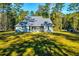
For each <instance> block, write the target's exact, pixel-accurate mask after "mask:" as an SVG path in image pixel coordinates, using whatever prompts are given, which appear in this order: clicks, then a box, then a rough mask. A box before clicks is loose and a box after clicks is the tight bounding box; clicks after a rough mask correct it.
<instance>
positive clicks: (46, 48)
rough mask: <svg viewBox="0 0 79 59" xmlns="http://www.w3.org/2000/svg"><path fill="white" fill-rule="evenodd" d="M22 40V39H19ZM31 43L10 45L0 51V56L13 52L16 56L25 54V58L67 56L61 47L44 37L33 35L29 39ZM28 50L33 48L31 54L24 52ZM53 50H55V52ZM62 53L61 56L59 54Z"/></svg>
mask: <svg viewBox="0 0 79 59" xmlns="http://www.w3.org/2000/svg"><path fill="white" fill-rule="evenodd" d="M21 39H22V38H21ZM31 40H33V41H25V42H23V43H18V44H12V45H10V46H9V47H8V48H4V49H0V51H1V52H0V55H1V56H10V55H11V53H12V52H13V51H16V53H17V54H18V56H22V55H23V54H24V53H25V52H26V56H28V55H29V56H30V55H33V56H36V55H38V56H68V55H69V54H67V53H66V52H64V51H63V50H62V46H61V45H59V44H57V43H56V42H55V41H52V40H50V39H48V38H47V37H46V36H45V35H41V34H38V35H35V36H33V38H32V39H31ZM28 48H33V50H34V54H32V53H33V51H31V53H28V51H26V50H27V49H28ZM55 48H56V49H57V50H58V51H59V52H58V51H57V50H55ZM66 51H67V50H66ZM61 53H62V54H61Z"/></svg>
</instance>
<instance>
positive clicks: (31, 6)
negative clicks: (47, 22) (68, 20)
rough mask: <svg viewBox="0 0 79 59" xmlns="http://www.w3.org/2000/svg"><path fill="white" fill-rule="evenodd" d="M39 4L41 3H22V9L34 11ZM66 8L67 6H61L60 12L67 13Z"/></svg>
mask: <svg viewBox="0 0 79 59" xmlns="http://www.w3.org/2000/svg"><path fill="white" fill-rule="evenodd" d="M39 4H43V3H24V5H23V7H22V9H23V10H25V11H27V10H28V11H34V12H35V11H36V10H37V9H38V6H39ZM67 5H68V4H67ZM66 9H67V6H66V7H64V8H63V11H62V12H63V13H64V14H68V13H69V12H68V11H66Z"/></svg>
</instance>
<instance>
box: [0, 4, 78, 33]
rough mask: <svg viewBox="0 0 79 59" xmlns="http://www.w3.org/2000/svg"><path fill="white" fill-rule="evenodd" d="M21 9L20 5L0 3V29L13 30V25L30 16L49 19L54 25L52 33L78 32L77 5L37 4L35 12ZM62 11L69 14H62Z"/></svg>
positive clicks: (21, 5)
mask: <svg viewBox="0 0 79 59" xmlns="http://www.w3.org/2000/svg"><path fill="white" fill-rule="evenodd" d="M22 7H23V4H22V3H14V4H11V3H0V14H1V15H2V17H0V28H1V26H3V27H2V28H4V27H5V30H14V28H15V24H17V23H18V22H20V21H22V20H23V19H24V18H25V16H27V15H31V16H42V17H44V18H49V17H50V18H51V20H52V22H53V24H54V27H53V28H54V31H62V30H67V31H76V32H77V31H79V3H51V4H50V3H45V4H43V5H42V4H39V6H38V9H37V11H28V10H27V11H24V10H23V9H22ZM26 7H27V6H26ZM64 10H65V11H68V12H69V13H67V14H65V12H64V13H63V11H64ZM4 14H5V15H6V17H5V15H4ZM3 15H4V16H3ZM4 18H5V19H4ZM3 19H4V21H3ZM4 23H5V25H3V24H4ZM2 28H1V29H2ZM1 29H0V30H1Z"/></svg>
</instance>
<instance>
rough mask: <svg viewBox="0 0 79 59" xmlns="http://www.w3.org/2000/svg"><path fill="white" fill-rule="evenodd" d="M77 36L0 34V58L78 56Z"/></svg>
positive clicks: (61, 33)
mask: <svg viewBox="0 0 79 59" xmlns="http://www.w3.org/2000/svg"><path fill="white" fill-rule="evenodd" d="M78 55H79V34H75V33H69V32H54V33H41V32H40V33H35V32H33V33H15V32H14V31H11V32H0V56H78Z"/></svg>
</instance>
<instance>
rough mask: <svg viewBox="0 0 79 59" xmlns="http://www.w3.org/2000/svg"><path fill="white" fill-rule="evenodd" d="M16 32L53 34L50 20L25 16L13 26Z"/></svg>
mask: <svg viewBox="0 0 79 59" xmlns="http://www.w3.org/2000/svg"><path fill="white" fill-rule="evenodd" d="M15 30H16V32H53V24H52V21H51V20H50V18H43V17H41V16H26V17H25V19H24V20H23V21H21V22H19V23H18V24H17V25H16V26H15Z"/></svg>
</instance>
